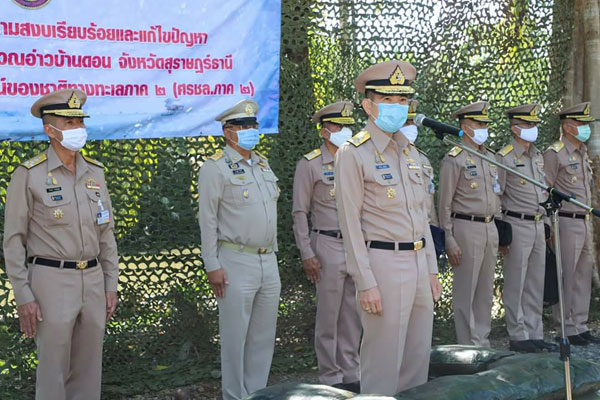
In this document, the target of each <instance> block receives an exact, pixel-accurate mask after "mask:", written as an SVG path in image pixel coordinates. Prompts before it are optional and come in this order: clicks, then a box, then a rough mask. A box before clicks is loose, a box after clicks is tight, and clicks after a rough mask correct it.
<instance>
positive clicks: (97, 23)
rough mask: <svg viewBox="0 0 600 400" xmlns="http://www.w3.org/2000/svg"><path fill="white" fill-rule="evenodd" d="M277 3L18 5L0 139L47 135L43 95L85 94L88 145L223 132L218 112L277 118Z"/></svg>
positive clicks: (5, 10) (10, 22)
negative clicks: (252, 110)
mask: <svg viewBox="0 0 600 400" xmlns="http://www.w3.org/2000/svg"><path fill="white" fill-rule="evenodd" d="M280 25H281V1H280V0H255V1H251V2H250V1H247V0H227V1H223V0H202V1H187V0H172V1H164V0H140V1H123V0H104V1H102V2H98V1H97V0H79V1H77V2H73V1H68V0H12V1H5V2H4V5H3V6H2V13H1V14H0V140H20V141H23V140H43V139H46V136H45V135H44V133H43V131H42V123H41V121H40V120H39V119H38V118H35V117H33V116H32V115H31V113H30V111H29V110H30V108H31V105H32V104H33V103H34V102H35V100H36V99H38V98H39V97H41V96H43V95H45V94H47V93H50V92H52V91H53V90H56V89H64V88H78V89H81V90H83V91H84V92H85V93H86V94H87V96H88V99H87V102H86V104H85V106H84V109H85V110H86V112H87V113H88V114H89V115H90V116H91V118H89V119H86V125H87V128H88V134H89V137H90V139H137V138H159V137H180V136H204V135H220V134H221V133H222V132H221V126H220V124H219V123H218V122H215V121H214V118H215V116H217V115H218V114H220V113H221V112H222V111H224V110H225V109H227V108H229V107H231V106H232V105H234V104H235V103H237V102H238V101H240V100H242V99H250V98H251V99H254V100H255V101H256V102H257V103H258V105H259V108H260V110H259V113H258V120H259V123H260V131H261V133H276V132H277V125H278V113H279V48H280V31H281V29H280Z"/></svg>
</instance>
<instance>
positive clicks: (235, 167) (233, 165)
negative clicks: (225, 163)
mask: <svg viewBox="0 0 600 400" xmlns="http://www.w3.org/2000/svg"><path fill="white" fill-rule="evenodd" d="M239 167H240V164H238V163H231V164H229V169H238V168H239Z"/></svg>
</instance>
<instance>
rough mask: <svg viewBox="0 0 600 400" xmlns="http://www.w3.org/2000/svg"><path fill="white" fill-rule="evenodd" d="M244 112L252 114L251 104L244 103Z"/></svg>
mask: <svg viewBox="0 0 600 400" xmlns="http://www.w3.org/2000/svg"><path fill="white" fill-rule="evenodd" d="M245 111H246V114H248V115H254V108H252V105H250V104H246V110H245Z"/></svg>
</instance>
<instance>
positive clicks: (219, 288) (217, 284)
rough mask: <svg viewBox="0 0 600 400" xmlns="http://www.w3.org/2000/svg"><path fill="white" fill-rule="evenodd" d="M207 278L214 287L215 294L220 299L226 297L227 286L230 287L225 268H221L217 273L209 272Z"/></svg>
mask: <svg viewBox="0 0 600 400" xmlns="http://www.w3.org/2000/svg"><path fill="white" fill-rule="evenodd" d="M206 276H207V277H208V281H209V282H210V285H211V286H212V290H213V292H215V296H217V298H218V299H222V298H223V297H225V286H227V285H229V281H228V280H227V274H226V273H225V270H224V269H223V268H219V269H217V270H215V271H211V272H207V273H206Z"/></svg>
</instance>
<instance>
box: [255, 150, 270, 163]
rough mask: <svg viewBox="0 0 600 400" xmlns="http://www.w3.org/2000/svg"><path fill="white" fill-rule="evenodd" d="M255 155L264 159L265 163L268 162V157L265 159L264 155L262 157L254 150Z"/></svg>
mask: <svg viewBox="0 0 600 400" xmlns="http://www.w3.org/2000/svg"><path fill="white" fill-rule="evenodd" d="M254 153H255V154H256V155H257V156H259V157H260V158H262V159H263V160H265V161H266V160H268V158H267V157H265V156H264V155H262V154H261V153H259V152H258V151H256V150H254Z"/></svg>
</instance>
